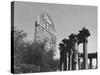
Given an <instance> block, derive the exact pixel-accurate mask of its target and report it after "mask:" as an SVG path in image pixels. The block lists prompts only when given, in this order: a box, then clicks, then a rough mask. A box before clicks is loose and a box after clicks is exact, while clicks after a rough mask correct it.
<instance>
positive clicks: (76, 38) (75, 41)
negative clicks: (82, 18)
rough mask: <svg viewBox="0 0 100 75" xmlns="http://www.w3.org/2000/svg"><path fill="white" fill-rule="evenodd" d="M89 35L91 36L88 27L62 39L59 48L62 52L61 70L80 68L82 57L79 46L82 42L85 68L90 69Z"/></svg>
mask: <svg viewBox="0 0 100 75" xmlns="http://www.w3.org/2000/svg"><path fill="white" fill-rule="evenodd" d="M84 33H85V34H84ZM86 34H87V35H86ZM88 36H90V33H89V32H87V29H84V28H83V30H81V31H80V33H79V34H78V35H74V34H71V35H70V36H69V38H70V39H69V40H67V39H66V40H64V41H62V42H63V43H62V44H60V45H59V46H60V48H59V49H60V53H61V54H60V70H64V71H65V70H78V69H80V58H79V55H78V53H79V52H78V46H79V44H80V43H83V68H84V69H88V53H87V37H88ZM70 40H71V41H70ZM69 41H70V42H69ZM63 52H65V53H63ZM62 60H63V61H62ZM63 64H64V65H63Z"/></svg>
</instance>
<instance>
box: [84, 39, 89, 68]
mask: <svg viewBox="0 0 100 75" xmlns="http://www.w3.org/2000/svg"><path fill="white" fill-rule="evenodd" d="M83 67H84V69H88V53H87V38H85V39H84V41H83Z"/></svg>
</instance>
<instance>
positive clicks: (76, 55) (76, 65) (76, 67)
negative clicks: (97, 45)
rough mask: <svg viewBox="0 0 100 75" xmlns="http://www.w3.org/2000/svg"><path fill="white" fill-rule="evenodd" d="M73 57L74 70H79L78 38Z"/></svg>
mask: <svg viewBox="0 0 100 75" xmlns="http://www.w3.org/2000/svg"><path fill="white" fill-rule="evenodd" d="M72 57H73V59H72V61H73V62H72V63H73V64H72V70H78V40H77V38H75V43H74V49H73V56H72Z"/></svg>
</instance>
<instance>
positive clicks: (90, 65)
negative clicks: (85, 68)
mask: <svg viewBox="0 0 100 75" xmlns="http://www.w3.org/2000/svg"><path fill="white" fill-rule="evenodd" d="M90 69H92V58H90Z"/></svg>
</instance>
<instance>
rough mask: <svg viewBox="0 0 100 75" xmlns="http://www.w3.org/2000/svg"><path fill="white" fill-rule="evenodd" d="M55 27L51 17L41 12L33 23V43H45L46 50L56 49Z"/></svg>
mask: <svg viewBox="0 0 100 75" xmlns="http://www.w3.org/2000/svg"><path fill="white" fill-rule="evenodd" d="M55 32H56V31H55V27H54V24H53V21H52V19H51V17H50V16H49V15H48V14H47V13H45V12H43V13H41V14H40V16H38V18H37V20H36V21H35V41H37V42H45V48H46V50H50V49H51V50H55V49H56V36H55Z"/></svg>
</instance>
